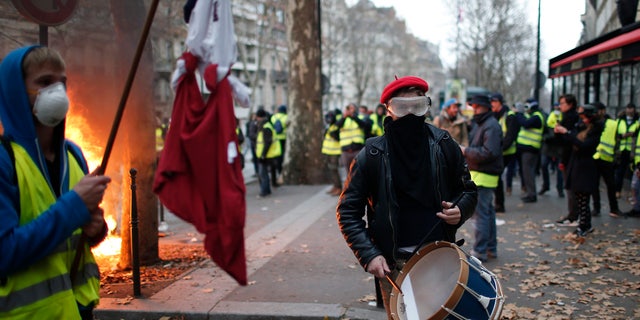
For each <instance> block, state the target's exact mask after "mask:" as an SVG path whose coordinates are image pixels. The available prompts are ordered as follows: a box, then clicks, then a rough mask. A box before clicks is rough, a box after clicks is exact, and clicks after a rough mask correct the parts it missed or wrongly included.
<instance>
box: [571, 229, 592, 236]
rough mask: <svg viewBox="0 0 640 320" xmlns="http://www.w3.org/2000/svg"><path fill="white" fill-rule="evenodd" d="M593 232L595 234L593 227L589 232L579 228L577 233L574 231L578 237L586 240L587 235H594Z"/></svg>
mask: <svg viewBox="0 0 640 320" xmlns="http://www.w3.org/2000/svg"><path fill="white" fill-rule="evenodd" d="M592 232H593V227H591V228H589V229H587V230H582V229H581V228H580V227H578V228H577V229H576V231H574V232H573V233H574V234H575V235H576V236H578V237H582V238H584V237H586V236H587V234H589V233H592Z"/></svg>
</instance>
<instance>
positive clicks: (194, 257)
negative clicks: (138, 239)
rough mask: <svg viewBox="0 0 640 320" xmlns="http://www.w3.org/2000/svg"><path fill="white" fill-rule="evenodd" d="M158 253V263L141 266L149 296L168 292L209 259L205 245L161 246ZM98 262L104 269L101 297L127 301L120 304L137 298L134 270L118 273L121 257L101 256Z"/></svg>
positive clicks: (143, 282) (101, 275)
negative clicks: (134, 295) (167, 290)
mask: <svg viewBox="0 0 640 320" xmlns="http://www.w3.org/2000/svg"><path fill="white" fill-rule="evenodd" d="M158 251H159V252H158V253H159V257H160V260H159V261H158V262H156V263H154V264H152V265H148V266H141V267H140V282H141V288H142V293H143V295H145V296H151V295H153V294H155V293H156V292H158V291H160V290H162V289H164V288H165V287H167V286H169V285H170V284H171V283H173V282H174V281H176V280H179V279H180V276H181V275H183V274H184V273H185V272H187V271H189V270H191V269H193V268H194V267H196V266H198V265H199V264H200V263H201V262H202V261H204V260H208V259H209V255H208V254H207V253H206V251H205V250H204V248H203V246H202V245H201V244H159V247H158ZM96 260H97V262H98V265H99V266H100V285H101V286H100V296H102V297H109V298H124V299H125V300H122V299H121V300H122V301H119V302H118V303H121V304H127V303H129V302H130V301H126V298H127V297H130V296H132V295H133V276H132V275H133V272H132V270H131V269H127V270H118V268H117V263H118V261H117V257H115V258H114V257H97V258H96ZM189 277H190V276H188V275H187V276H184V278H189Z"/></svg>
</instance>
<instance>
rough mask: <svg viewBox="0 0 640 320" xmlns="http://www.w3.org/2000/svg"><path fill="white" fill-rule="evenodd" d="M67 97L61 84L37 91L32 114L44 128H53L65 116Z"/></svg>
mask: <svg viewBox="0 0 640 320" xmlns="http://www.w3.org/2000/svg"><path fill="white" fill-rule="evenodd" d="M67 111H69V97H67V89H66V87H65V85H64V84H63V83H62V82H56V83H54V84H52V85H50V86H48V87H45V88H42V89H40V90H38V96H37V97H36V101H35V103H34V105H33V114H34V115H35V116H36V118H37V119H38V121H40V123H42V124H43V125H45V126H48V127H55V126H57V125H58V124H59V123H60V122H62V120H64V118H65V117H66V116H67Z"/></svg>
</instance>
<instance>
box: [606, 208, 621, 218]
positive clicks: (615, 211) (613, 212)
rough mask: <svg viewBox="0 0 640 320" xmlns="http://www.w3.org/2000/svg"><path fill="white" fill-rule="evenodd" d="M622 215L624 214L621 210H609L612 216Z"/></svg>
mask: <svg viewBox="0 0 640 320" xmlns="http://www.w3.org/2000/svg"><path fill="white" fill-rule="evenodd" d="M622 215H623V213H622V212H621V211H620V210H613V211H611V212H609V216H610V217H612V218H619V217H620V216H622Z"/></svg>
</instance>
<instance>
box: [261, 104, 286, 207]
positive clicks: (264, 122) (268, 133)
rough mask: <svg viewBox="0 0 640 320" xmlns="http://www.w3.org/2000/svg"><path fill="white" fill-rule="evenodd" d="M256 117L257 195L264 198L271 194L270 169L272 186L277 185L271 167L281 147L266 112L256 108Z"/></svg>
mask: <svg viewBox="0 0 640 320" xmlns="http://www.w3.org/2000/svg"><path fill="white" fill-rule="evenodd" d="M256 119H257V121H258V138H257V140H256V155H257V156H258V180H259V181H260V194H259V195H258V197H259V198H264V197H267V196H269V195H271V186H270V185H269V171H271V183H272V185H273V186H274V187H277V186H278V183H277V181H276V179H277V177H276V175H275V172H274V171H275V170H273V168H274V167H275V166H276V165H277V161H278V157H279V156H281V155H282V149H281V148H280V143H278V140H277V139H276V138H275V136H276V130H275V129H274V128H273V125H272V124H271V121H270V120H269V115H268V114H267V112H266V111H265V110H264V109H260V110H258V111H257V112H256ZM269 169H271V170H269Z"/></svg>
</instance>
